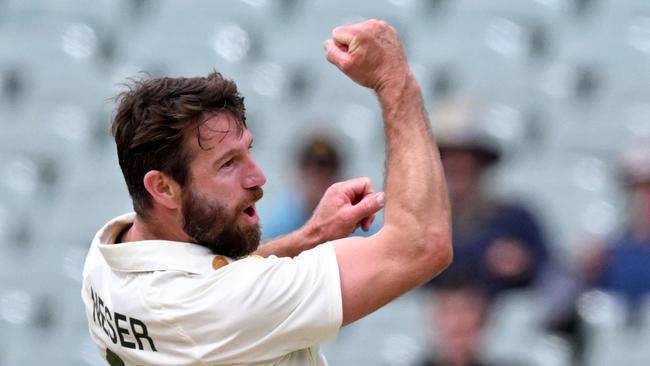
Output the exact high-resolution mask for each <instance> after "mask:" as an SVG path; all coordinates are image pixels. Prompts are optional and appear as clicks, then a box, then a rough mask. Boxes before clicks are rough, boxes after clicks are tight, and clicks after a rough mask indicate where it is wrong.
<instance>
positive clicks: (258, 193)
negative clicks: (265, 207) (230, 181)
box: [250, 187, 264, 203]
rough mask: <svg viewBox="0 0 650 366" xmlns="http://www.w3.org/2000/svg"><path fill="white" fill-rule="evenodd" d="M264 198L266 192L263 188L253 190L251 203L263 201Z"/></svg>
mask: <svg viewBox="0 0 650 366" xmlns="http://www.w3.org/2000/svg"><path fill="white" fill-rule="evenodd" d="M262 197H264V190H263V189H262V187H255V188H251V197H250V200H251V202H253V203H255V202H257V201H259V200H261V199H262Z"/></svg>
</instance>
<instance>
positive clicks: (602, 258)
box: [583, 139, 650, 310]
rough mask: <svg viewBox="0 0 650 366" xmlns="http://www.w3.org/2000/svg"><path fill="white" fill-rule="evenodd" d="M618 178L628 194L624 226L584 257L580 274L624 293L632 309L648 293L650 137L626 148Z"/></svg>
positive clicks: (649, 283) (608, 288)
mask: <svg viewBox="0 0 650 366" xmlns="http://www.w3.org/2000/svg"><path fill="white" fill-rule="evenodd" d="M620 177H621V181H622V183H623V186H624V188H625V191H626V193H627V195H628V217H627V221H626V225H625V227H624V229H623V230H622V231H621V232H620V233H618V234H617V235H616V236H615V237H614V238H612V239H611V240H609V241H606V242H605V244H604V245H603V246H601V247H599V248H597V249H596V250H595V251H593V252H591V253H590V254H589V255H587V256H586V257H587V259H586V260H584V259H583V274H585V275H586V277H587V279H588V280H591V281H590V282H592V283H593V284H595V285H596V286H598V287H601V288H603V289H605V290H609V291H612V292H615V293H619V294H621V295H622V296H624V297H625V299H626V300H627V301H628V304H629V306H630V308H631V310H634V309H635V308H636V306H638V305H640V302H641V301H642V300H643V298H644V296H645V295H647V294H649V293H650V139H646V140H645V141H641V142H640V143H639V144H637V145H635V146H633V147H631V148H629V149H628V150H627V151H625V153H624V154H623V156H622V159H621V176H620Z"/></svg>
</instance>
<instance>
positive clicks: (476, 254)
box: [431, 99, 548, 297]
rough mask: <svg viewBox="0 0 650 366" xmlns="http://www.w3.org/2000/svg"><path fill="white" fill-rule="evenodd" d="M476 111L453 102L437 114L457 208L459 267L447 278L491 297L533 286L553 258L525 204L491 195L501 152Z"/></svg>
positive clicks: (454, 266) (436, 128)
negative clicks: (491, 175)
mask: <svg viewBox="0 0 650 366" xmlns="http://www.w3.org/2000/svg"><path fill="white" fill-rule="evenodd" d="M482 118H483V116H482V115H481V113H479V111H478V108H477V107H476V106H475V105H472V104H470V103H469V102H467V101H465V100H460V99H452V100H449V101H447V102H446V103H443V104H442V105H441V106H440V107H439V108H437V109H435V110H434V112H433V114H432V118H431V119H432V125H433V131H434V134H435V136H436V138H437V139H438V144H439V147H440V153H441V158H442V163H443V165H444V167H445V174H446V176H447V183H448V186H449V194H450V199H451V205H452V216H453V217H452V223H453V240H454V261H453V263H452V264H451V266H450V267H449V268H448V269H447V270H446V271H445V272H443V273H442V274H441V275H440V277H439V280H436V279H434V280H433V281H432V284H434V285H435V284H436V283H437V282H438V281H440V280H444V278H445V277H447V276H458V275H461V276H470V277H472V279H473V280H475V281H477V282H478V283H479V284H480V285H481V286H482V287H483V288H484V289H485V291H486V292H487V294H488V296H489V297H493V296H495V295H497V294H498V293H499V292H500V291H503V290H508V289H512V288H523V287H528V286H529V285H531V284H532V283H533V282H534V281H535V280H536V279H537V277H538V276H539V275H540V274H541V273H542V269H543V266H544V264H545V262H546V261H547V259H548V253H547V248H546V244H545V242H544V238H543V236H542V232H541V230H540V227H539V225H538V223H537V221H536V219H535V218H534V216H533V215H532V214H531V213H530V212H529V211H528V210H527V209H526V208H525V207H524V206H522V205H521V204H519V203H515V202H509V201H507V200H504V199H502V198H500V197H497V196H496V195H493V194H491V192H488V190H487V189H486V188H485V185H484V182H485V179H484V177H485V175H486V173H487V172H488V171H489V170H490V169H491V168H492V167H493V166H494V165H495V164H496V163H497V162H498V160H499V159H500V157H501V151H500V149H499V146H498V144H497V142H496V141H495V139H494V138H493V137H492V136H491V135H490V134H489V133H488V131H487V130H486V129H485V128H484V125H485V124H484V123H483V122H484V120H483V119H482Z"/></svg>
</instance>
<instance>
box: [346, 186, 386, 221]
mask: <svg viewBox="0 0 650 366" xmlns="http://www.w3.org/2000/svg"><path fill="white" fill-rule="evenodd" d="M383 207H384V192H376V193H372V194H369V195H367V196H365V197H363V199H361V201H359V203H357V204H356V205H353V206H352V207H350V211H352V214H353V216H354V217H355V219H357V220H361V219H362V218H364V217H368V216H371V215H374V214H375V213H376V212H377V211H379V210H381V209H382V208H383Z"/></svg>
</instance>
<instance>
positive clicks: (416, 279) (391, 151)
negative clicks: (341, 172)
mask: <svg viewBox="0 0 650 366" xmlns="http://www.w3.org/2000/svg"><path fill="white" fill-rule="evenodd" d="M325 48H326V53H327V59H328V60H329V61H330V62H331V63H333V64H334V65H336V66H337V67H338V68H339V69H340V70H341V71H343V72H344V73H345V74H346V75H348V76H349V77H350V78H351V79H352V80H354V81H355V82H357V83H358V84H360V85H363V86H366V87H369V88H371V89H373V90H375V92H376V94H377V96H378V98H379V101H380V104H381V107H382V110H383V115H384V127H385V134H386V146H387V173H386V184H385V194H386V203H385V208H384V209H385V213H384V226H383V228H382V229H381V230H380V231H379V232H378V233H377V234H375V235H373V236H371V237H369V238H347V239H341V240H338V241H336V242H334V247H335V251H336V255H337V260H338V264H339V272H340V279H341V291H342V296H343V325H346V324H349V323H351V322H354V321H356V320H358V319H360V318H362V317H364V316H366V315H368V314H369V313H371V312H373V311H375V310H377V309H378V308H380V307H381V306H383V305H385V304H386V303H388V302H390V301H391V300H393V299H395V298H397V297H398V296H400V295H402V294H404V293H405V292H407V291H409V290H411V289H413V288H414V287H417V286H419V285H420V284H422V283H424V282H426V281H428V280H430V279H431V278H433V277H434V276H435V275H437V274H438V273H440V272H441V271H442V270H443V269H445V268H446V267H447V266H448V265H449V263H450V262H451V258H452V249H451V219H450V208H449V201H448V197H447V188H446V183H445V180H444V172H443V169H442V165H441V163H440V157H439V154H438V149H437V147H436V145H435V143H434V140H433V137H432V134H431V131H430V129H429V124H428V122H427V118H426V111H425V109H424V106H423V102H422V96H421V93H420V88H419V86H418V84H417V82H416V81H415V79H414V78H413V74H412V73H411V71H410V69H409V66H408V63H407V61H406V57H405V56H404V53H403V50H402V47H401V45H400V43H399V39H398V36H397V33H396V32H395V30H394V29H393V28H392V27H390V26H389V25H388V24H386V23H385V22H383V21H377V20H370V21H366V22H363V23H359V24H353V25H349V26H344V27H339V28H336V29H335V30H334V31H333V39H330V40H328V41H326V42H325Z"/></svg>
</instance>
